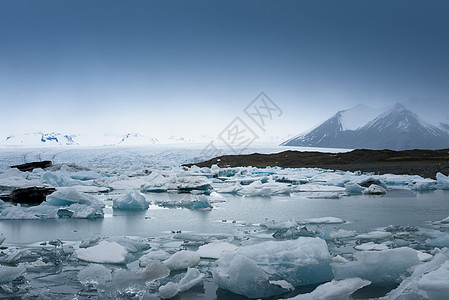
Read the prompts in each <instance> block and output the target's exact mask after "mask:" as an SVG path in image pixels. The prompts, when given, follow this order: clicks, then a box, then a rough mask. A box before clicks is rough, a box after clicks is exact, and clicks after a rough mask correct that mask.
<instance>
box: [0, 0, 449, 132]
mask: <svg viewBox="0 0 449 300" xmlns="http://www.w3.org/2000/svg"><path fill="white" fill-rule="evenodd" d="M448 30H449V2H447V1H433V0H430V1H424V0H422V1H416V0H398V1H383V0H376V1H360V0H356V1H346V0H343V1H332V0H329V1H316V0H313V1H312V0H310V1H301V0H300V1H288V0H286V1H265V0H255V1H251V0H250V1H233V0H231V1H211V0H207V1H206V0H205V1H196V0H194V1H170V0H169V1H166V0H161V1H141V0H133V1H124V0H123V1H115V0H108V1H106V0H105V1H87V0H77V1H71V0H66V1H60V0H55V1H47V0H40V1H34V0H28V1H23V0H0V45H1V46H0V104H1V106H2V112H3V113H2V117H1V119H0V124H2V126H1V130H0V134H7V133H14V132H17V131H20V132H23V131H36V130H44V131H47V130H51V131H53V130H56V131H64V132H70V133H82V132H85V131H92V130H95V131H101V132H119V133H122V132H123V133H124V132H127V131H139V132H142V133H144V134H148V135H155V136H158V135H179V136H183V135H189V134H192V133H195V134H208V135H216V134H218V133H219V132H220V131H221V129H223V127H225V126H226V125H227V124H228V123H229V122H230V121H231V120H232V119H233V118H234V117H236V116H238V115H242V114H243V113H242V110H243V109H244V107H245V106H246V105H247V104H248V103H249V102H250V101H251V100H252V99H253V98H254V97H255V96H257V94H258V93H259V92H260V91H264V92H266V93H267V94H268V95H269V96H271V98H272V99H273V100H275V101H276V103H277V104H278V105H279V106H280V107H281V108H282V109H283V110H284V114H283V116H282V118H280V119H279V120H276V121H275V122H273V124H270V126H271V128H270V132H269V134H272V135H286V134H288V133H291V134H296V133H299V132H300V131H303V130H306V129H308V128H309V127H311V126H314V125H315V124H316V123H318V122H320V121H322V120H324V119H325V118H327V117H329V116H330V115H332V114H333V113H334V112H336V111H337V110H340V109H345V108H349V107H351V106H354V105H356V104H358V103H366V104H369V105H373V106H380V105H386V104H391V103H396V102H398V101H399V102H400V101H407V100H409V99H411V98H414V97H421V98H435V99H440V100H441V101H449V82H448V81H449V56H448V55H447V53H449V38H448V35H447V33H448Z"/></svg>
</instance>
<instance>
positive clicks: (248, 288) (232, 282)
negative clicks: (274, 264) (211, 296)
mask: <svg viewBox="0 0 449 300" xmlns="http://www.w3.org/2000/svg"><path fill="white" fill-rule="evenodd" d="M212 276H213V278H214V281H215V283H216V284H217V285H218V287H220V288H222V289H225V290H228V291H231V292H233V293H235V294H239V295H243V296H246V297H248V298H265V297H270V296H274V295H279V294H282V293H284V292H286V291H288V290H287V289H284V288H282V287H280V286H279V285H275V284H271V283H270V281H269V275H268V273H267V272H265V271H264V270H263V269H262V268H261V267H259V266H258V265H257V264H256V263H255V262H254V261H253V260H252V259H250V258H248V257H246V256H244V255H240V254H232V253H229V252H228V253H224V254H223V255H222V257H221V258H220V259H219V260H217V267H216V268H214V269H212Z"/></svg>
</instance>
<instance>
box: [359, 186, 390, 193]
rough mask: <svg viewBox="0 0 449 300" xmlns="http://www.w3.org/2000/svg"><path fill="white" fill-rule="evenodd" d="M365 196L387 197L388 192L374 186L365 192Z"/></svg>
mask: <svg viewBox="0 0 449 300" xmlns="http://www.w3.org/2000/svg"><path fill="white" fill-rule="evenodd" d="M363 193H364V194H368V195H385V194H386V193H387V190H385V189H384V188H383V187H381V186H380V185H377V184H372V185H370V186H369V187H368V188H366V189H365V190H364V191H363Z"/></svg>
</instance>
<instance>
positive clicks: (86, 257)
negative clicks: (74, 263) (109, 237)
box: [75, 241, 128, 264]
mask: <svg viewBox="0 0 449 300" xmlns="http://www.w3.org/2000/svg"><path fill="white" fill-rule="evenodd" d="M75 255H76V257H78V259H79V260H83V261H87V262H93V263H100V264H124V263H125V261H126V258H127V255H128V251H127V250H126V248H125V247H123V246H122V245H120V244H118V243H116V242H108V241H101V242H100V243H99V244H98V245H95V246H92V247H89V248H80V249H78V250H76V251H75Z"/></svg>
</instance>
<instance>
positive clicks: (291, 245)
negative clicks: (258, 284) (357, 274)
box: [232, 237, 333, 287]
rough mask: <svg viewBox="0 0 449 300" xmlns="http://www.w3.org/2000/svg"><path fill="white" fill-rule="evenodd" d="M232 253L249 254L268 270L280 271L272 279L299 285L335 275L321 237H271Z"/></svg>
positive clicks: (322, 280)
mask: <svg viewBox="0 0 449 300" xmlns="http://www.w3.org/2000/svg"><path fill="white" fill-rule="evenodd" d="M232 253H238V254H241V255H245V256H246V257H248V258H250V259H252V260H254V261H255V263H256V264H258V265H259V266H261V267H262V269H264V270H265V271H266V272H267V273H268V274H276V275H275V276H274V277H270V280H286V281H288V282H290V283H291V284H292V285H293V286H295V287H297V286H301V285H308V284H315V283H321V282H325V281H328V280H331V279H332V278H333V275H332V270H331V267H330V265H329V262H330V259H331V257H330V254H329V251H328V248H327V244H326V242H325V241H324V240H323V239H320V238H310V237H300V238H298V239H296V240H291V241H268V242H263V243H260V244H255V245H251V246H245V247H240V248H238V249H237V250H235V251H234V252H232Z"/></svg>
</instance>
